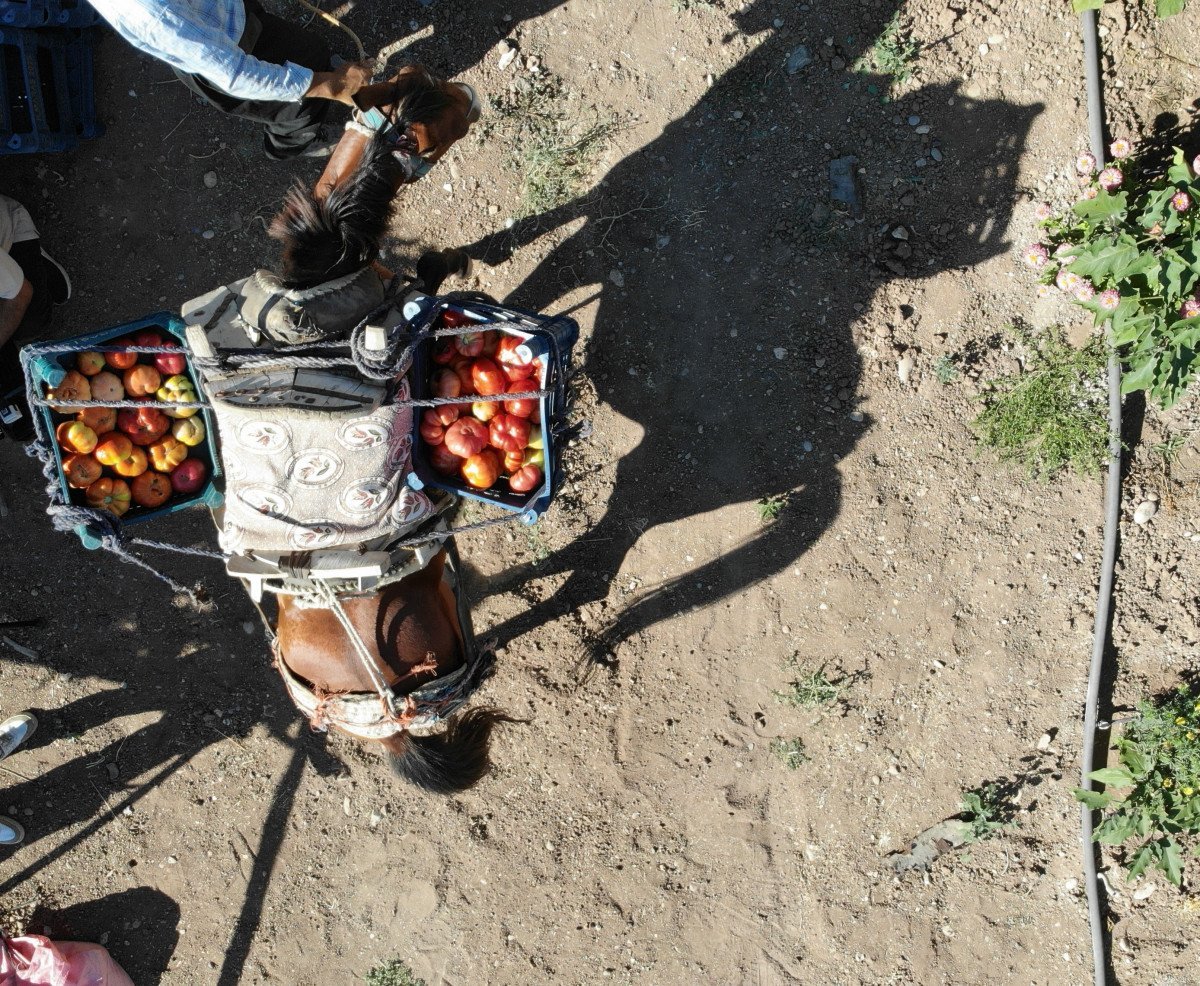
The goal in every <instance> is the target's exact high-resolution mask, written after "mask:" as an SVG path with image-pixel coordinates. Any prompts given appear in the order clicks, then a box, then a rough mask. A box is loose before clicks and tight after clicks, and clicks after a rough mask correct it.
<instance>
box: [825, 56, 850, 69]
mask: <svg viewBox="0 0 1200 986" xmlns="http://www.w3.org/2000/svg"><path fill="white" fill-rule="evenodd" d="M829 67H830V68H831V69H833V70H834V71H835V72H840V71H841V70H842V69H844V68H845V67H846V59H844V58H837V57H834V58H831V59H829Z"/></svg>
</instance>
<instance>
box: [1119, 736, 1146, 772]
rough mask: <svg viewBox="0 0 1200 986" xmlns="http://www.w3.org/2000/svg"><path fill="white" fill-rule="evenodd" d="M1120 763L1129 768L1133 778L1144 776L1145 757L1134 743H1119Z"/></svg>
mask: <svg viewBox="0 0 1200 986" xmlns="http://www.w3.org/2000/svg"><path fill="white" fill-rule="evenodd" d="M1121 763H1123V764H1124V765H1125V766H1126V767H1128V768H1129V772H1130V773H1131V774H1133V776H1134V777H1144V776H1145V775H1146V770H1147V764H1146V757H1145V754H1143V753H1142V751H1141V750H1140V749H1138V747H1137V744H1136V743H1121Z"/></svg>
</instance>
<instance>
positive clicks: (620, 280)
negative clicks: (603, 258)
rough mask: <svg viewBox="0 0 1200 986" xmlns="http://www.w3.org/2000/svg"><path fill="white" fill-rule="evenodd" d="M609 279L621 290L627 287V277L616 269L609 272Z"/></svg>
mask: <svg viewBox="0 0 1200 986" xmlns="http://www.w3.org/2000/svg"><path fill="white" fill-rule="evenodd" d="M608 279H609V280H610V281H612V282H613V284H615V285H616V286H617V287H619V288H623V287H625V275H624V274H622V273H621V272H620V271H619V270H617V269H616V268H615V267H614V268H613V269H612V270H610V271H609V272H608Z"/></svg>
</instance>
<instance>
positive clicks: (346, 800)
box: [342, 797, 353, 816]
mask: <svg viewBox="0 0 1200 986" xmlns="http://www.w3.org/2000/svg"><path fill="white" fill-rule="evenodd" d="M342 811H343V812H345V813H346V815H347V816H349V815H351V814H353V812H352V811H351V810H350V798H349V797H345V798H342Z"/></svg>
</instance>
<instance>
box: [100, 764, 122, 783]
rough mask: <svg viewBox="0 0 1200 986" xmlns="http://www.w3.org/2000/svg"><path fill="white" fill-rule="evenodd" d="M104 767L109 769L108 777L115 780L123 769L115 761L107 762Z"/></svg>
mask: <svg viewBox="0 0 1200 986" xmlns="http://www.w3.org/2000/svg"><path fill="white" fill-rule="evenodd" d="M104 769H105V770H107V771H108V779H109V780H110V781H115V780H116V779H117V777H119V776H120V774H121V770H120V768H119V767H118V766H117V765H116V764H115V763H106V764H105V765H104Z"/></svg>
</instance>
